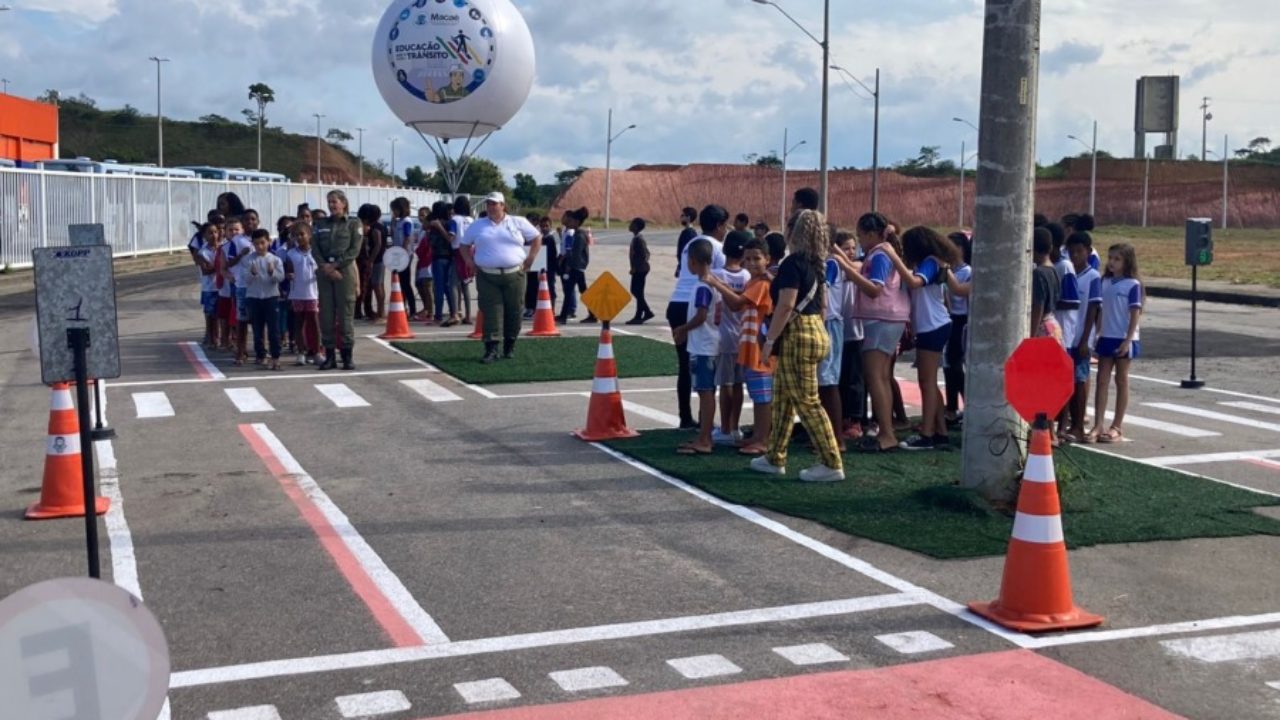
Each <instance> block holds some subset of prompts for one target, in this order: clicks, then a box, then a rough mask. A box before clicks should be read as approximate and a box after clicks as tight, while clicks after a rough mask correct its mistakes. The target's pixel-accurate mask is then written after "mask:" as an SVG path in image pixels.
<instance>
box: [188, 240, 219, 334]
mask: <svg viewBox="0 0 1280 720" xmlns="http://www.w3.org/2000/svg"><path fill="white" fill-rule="evenodd" d="M221 232H222V230H221V228H219V227H218V226H217V225H214V224H213V223H205V224H204V225H202V226H200V233H199V237H200V240H201V244H200V247H199V248H197V249H196V250H195V261H196V267H198V268H200V308H201V309H202V310H204V347H205V349H210V350H211V349H213V348H214V347H215V346H217V344H218V275H217V273H218V268H217V261H218V241H219V240H220V238H221ZM193 242H194V241H193Z"/></svg>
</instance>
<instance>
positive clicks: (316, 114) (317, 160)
mask: <svg viewBox="0 0 1280 720" xmlns="http://www.w3.org/2000/svg"><path fill="white" fill-rule="evenodd" d="M311 115H312V117H314V118H315V119H316V185H319V184H320V120H321V118H323V117H325V116H324V115H321V114H320V113H311Z"/></svg>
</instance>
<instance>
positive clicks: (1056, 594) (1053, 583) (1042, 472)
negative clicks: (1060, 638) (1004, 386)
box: [969, 429, 1103, 632]
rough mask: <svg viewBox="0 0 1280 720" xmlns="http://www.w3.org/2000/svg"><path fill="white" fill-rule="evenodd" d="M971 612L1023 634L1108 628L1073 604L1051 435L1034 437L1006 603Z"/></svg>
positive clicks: (1004, 589)
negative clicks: (1094, 627) (1098, 627)
mask: <svg viewBox="0 0 1280 720" xmlns="http://www.w3.org/2000/svg"><path fill="white" fill-rule="evenodd" d="M969 609H970V610H972V611H973V612H975V613H977V614H979V615H981V616H983V617H985V618H987V619H988V620H991V621H993V622H996V623H998V624H1000V625H1003V626H1005V627H1008V628H1013V629H1014V630H1021V631H1022V632H1044V631H1047V630H1072V629H1076V628H1086V627H1093V626H1095V625H1101V624H1102V621H1103V617H1102V616H1101V615H1092V614H1090V613H1087V612H1085V611H1084V610H1081V609H1080V608H1078V607H1076V605H1075V601H1074V600H1072V599H1071V571H1070V569H1069V568H1068V567H1067V546H1066V543H1064V542H1063V539H1062V511H1061V509H1060V507H1059V504H1058V485H1057V480H1056V479H1055V477H1054V473H1053V443H1052V441H1050V439H1049V431H1048V429H1036V430H1035V431H1034V432H1033V434H1032V436H1031V452H1030V454H1028V456H1027V469H1026V472H1025V473H1024V474H1023V477H1022V489H1021V491H1020V492H1019V493H1018V514H1017V516H1016V518H1015V519H1014V521H1013V538H1012V539H1010V540H1009V551H1008V553H1007V555H1006V556H1005V560H1004V579H1003V581H1002V582H1001V583H1000V597H999V598H998V599H997V600H995V601H994V602H989V603H969Z"/></svg>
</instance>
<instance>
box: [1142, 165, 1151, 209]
mask: <svg viewBox="0 0 1280 720" xmlns="http://www.w3.org/2000/svg"><path fill="white" fill-rule="evenodd" d="M1146 160H1147V162H1146V168H1145V169H1144V170H1143V172H1142V227H1146V226H1147V200H1148V199H1149V198H1150V193H1151V155H1150V154H1148V155H1147V158H1146Z"/></svg>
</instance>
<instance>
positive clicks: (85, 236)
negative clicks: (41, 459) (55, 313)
mask: <svg viewBox="0 0 1280 720" xmlns="http://www.w3.org/2000/svg"><path fill="white" fill-rule="evenodd" d="M67 237H68V238H70V240H71V246H72V247H86V246H92V245H106V244H107V234H106V230H105V228H104V226H103V225H102V223H88V224H83V225H68V226H67ZM104 399H105V398H104V396H103V394H102V393H101V392H100V389H99V385H98V383H96V382H95V383H94V384H93V417H94V423H93V439H94V440H109V439H111V438H113V437H115V436H116V431H115V430H113V429H111V428H109V427H107V426H106V425H105V424H103V422H102V401H103V400H104Z"/></svg>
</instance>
